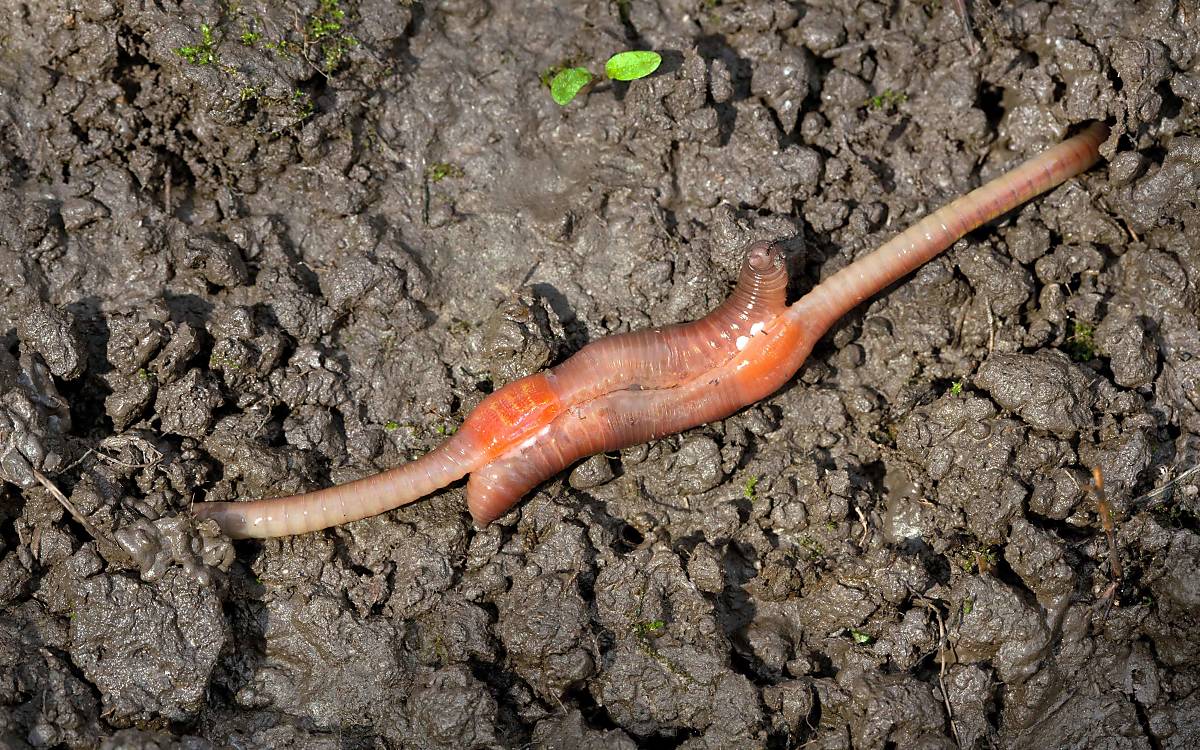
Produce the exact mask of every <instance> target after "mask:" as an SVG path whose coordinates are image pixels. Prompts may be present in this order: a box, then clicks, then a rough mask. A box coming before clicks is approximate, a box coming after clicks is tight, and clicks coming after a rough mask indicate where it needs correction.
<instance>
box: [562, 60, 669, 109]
mask: <svg viewBox="0 0 1200 750" xmlns="http://www.w3.org/2000/svg"><path fill="white" fill-rule="evenodd" d="M661 64H662V55H660V54H658V53H657V52H647V51H645V50H631V51H629V52H618V53H617V54H615V55H613V56H612V57H610V58H608V62H606V63H605V64H604V74H605V75H606V76H608V77H609V78H611V79H612V80H614V81H632V80H635V79H638V78H645V77H646V76H648V75H650V74H651V73H653V72H654V71H655V70H658V66H659V65H661ZM593 78H594V76H592V74H591V71H589V70H588V69H587V68H567V69H566V70H560V71H558V73H557V74H555V76H554V78H552V79H551V80H550V96H551V97H553V98H554V101H556V102H558V103H559V104H561V105H562V106H564V107H565V106H566V105H567V104H569V103H570V102H571V100H572V99H574V98H575V95H576V94H578V93H579V92H580V90H581V89H582V88H583V87H584V86H586V85H588V84H589V83H591V82H592V79H593Z"/></svg>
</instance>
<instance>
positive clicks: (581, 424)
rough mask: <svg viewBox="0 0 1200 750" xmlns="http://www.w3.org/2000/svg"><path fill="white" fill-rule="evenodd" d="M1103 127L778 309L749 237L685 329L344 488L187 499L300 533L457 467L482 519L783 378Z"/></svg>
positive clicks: (774, 252) (502, 408)
mask: <svg viewBox="0 0 1200 750" xmlns="http://www.w3.org/2000/svg"><path fill="white" fill-rule="evenodd" d="M1108 133H1109V131H1108V128H1107V127H1106V126H1105V125H1103V124H1100V123H1094V124H1092V125H1090V126H1089V127H1087V128H1086V129H1084V130H1083V131H1082V132H1081V133H1079V134H1078V135H1076V136H1074V137H1072V138H1069V139H1067V140H1066V141H1063V142H1062V143H1060V144H1058V145H1057V146H1054V147H1052V148H1050V149H1048V150H1046V151H1044V152H1043V153H1041V154H1039V155H1037V156H1035V157H1033V158H1032V159H1030V160H1029V161H1027V162H1025V163H1024V164H1022V165H1020V166H1019V167H1017V168H1016V169H1014V170H1012V171H1011V172H1008V173H1006V174H1004V175H1002V176H1000V177H998V178H997V179H995V180H992V181H991V182H989V183H987V184H986V185H983V186H982V187H980V188H977V189H976V190H973V191H972V192H970V193H968V194H967V195H965V196H962V197H961V198H958V199H957V200H955V201H953V202H951V203H950V204H948V205H946V206H944V207H942V208H940V209H938V210H937V211H934V212H933V213H931V214H929V215H928V216H926V217H925V218H924V219H921V220H920V221H918V222H917V223H916V224H914V225H913V226H911V227H909V228H908V229H907V230H905V231H904V232H902V233H900V234H899V235H897V236H895V237H893V238H892V239H891V240H889V241H888V242H886V243H884V244H883V245H881V246H880V247H879V248H878V249H876V250H874V251H873V252H871V253H870V254H869V255H867V256H865V257H863V258H860V259H858V260H856V261H854V262H853V263H851V264H850V265H848V266H846V267H845V268H843V269H841V270H840V271H838V272H837V273H835V274H833V275H832V276H830V277H829V278H828V279H825V280H824V281H822V282H821V283H820V284H818V285H817V286H816V287H814V288H813V289H812V290H811V291H810V292H809V293H808V294H806V295H804V296H803V297H801V298H800V299H799V300H798V301H796V302H795V303H793V304H792V305H791V306H787V305H786V302H785V295H786V287H787V274H786V270H785V269H784V264H783V259H782V255H781V253H780V251H779V248H778V246H776V245H772V244H768V243H762V242H758V243H754V244H752V245H751V246H750V247H749V248H748V252H747V255H746V260H745V262H744V263H743V266H742V271H741V275H740V276H739V279H738V283H737V286H736V288H735V289H734V292H733V293H732V294H731V295H730V297H729V299H728V300H726V301H725V302H724V303H722V305H721V306H719V307H718V308H717V309H716V310H714V311H713V312H712V313H710V314H709V315H707V316H705V317H704V318H702V319H700V320H698V321H695V322H692V323H686V324H680V325H674V326H665V327H661V328H652V329H647V330H644V331H638V332H633V333H628V334H621V335H618V336H610V337H608V338H605V339H601V340H599V341H596V342H594V343H592V344H589V345H587V346H585V347H584V348H583V349H581V350H580V351H579V352H578V353H577V354H575V355H574V356H572V357H571V358H569V359H567V360H566V361H565V362H563V363H562V364H560V365H558V366H556V367H553V368H550V369H549V370H546V371H544V372H540V373H536V374H534V375H530V376H528V377H525V378H521V379H520V380H516V381H514V382H512V383H509V384H508V385H506V386H504V387H503V388H500V389H499V390H497V391H496V392H494V393H492V394H491V395H489V396H488V397H486V398H485V399H484V400H483V401H482V402H480V404H479V406H477V407H476V408H475V410H474V411H473V412H471V414H470V415H469V416H468V417H467V419H466V421H465V422H464V423H463V426H462V428H461V429H459V431H458V432H457V433H455V434H454V435H453V436H452V437H451V438H449V439H448V440H447V441H446V442H445V443H443V444H442V445H441V446H439V447H438V448H435V449H434V450H433V451H431V452H429V453H428V454H426V455H425V456H423V457H421V458H419V459H417V460H416V461H412V462H410V463H407V464H404V465H403V466H400V467H398V468H395V469H392V470H390V471H386V472H383V473H382V474H378V475H376V476H373V477H368V478H365V479H360V480H358V481H355V482H350V483H349V484H345V485H341V486H337V487H331V488H329V489H324V490H318V491H316V492H311V493H308V494H303V495H293V496H290V497H285V498H277V499H271V500H256V501H252V502H235V503H199V504H197V505H196V506H195V512H196V513H197V515H199V516H201V517H202V518H213V519H214V520H216V522H217V524H218V525H219V526H220V527H221V528H222V529H223V530H224V531H225V533H226V534H228V535H229V536H231V537H235V538H243V537H270V536H285V535H289V534H300V533H304V532H308V531H315V530H317V529H322V528H326V527H328V526H333V525H335V524H339V523H345V522H347V521H351V520H357V519H360V518H366V517H368V516H372V515H376V514H378V513H382V512H384V511H387V510H391V509H393V508H397V507H399V506H401V505H405V504H407V503H410V502H412V501H414V500H417V499H418V498H420V497H423V496H425V495H427V494H429V493H430V492H433V491H434V490H437V489H439V488H441V487H444V486H445V485H447V484H449V483H450V482H453V481H456V480H458V479H461V478H462V477H463V476H465V475H467V474H471V475H472V476H471V479H470V481H469V482H468V484H467V507H468V509H469V510H470V512H471V515H472V517H473V518H474V519H475V521H476V523H478V524H479V525H481V526H483V525H486V524H488V523H490V522H491V521H492V520H494V519H496V518H498V517H499V516H500V515H502V514H503V513H504V512H505V511H507V510H508V509H509V508H511V507H512V506H513V505H514V504H515V503H516V502H517V501H518V500H520V499H521V497H522V496H524V494H525V493H527V492H528V491H529V490H531V489H532V488H533V487H536V486H537V485H538V484H540V483H541V482H543V481H545V480H546V479H548V478H550V477H552V476H554V475H555V474H557V473H558V472H560V471H562V470H563V469H565V468H566V467H568V466H570V465H571V464H572V463H574V462H575V461H577V460H579V459H580V458H583V457H584V456H588V455H591V454H594V453H598V452H601V451H610V450H615V449H618V448H622V447H626V446H629V445H636V444H638V443H642V442H646V441H648V440H653V439H656V438H659V437H662V436H664V435H668V434H671V433H675V432H679V431H681V430H685V429H688V428H690V427H694V426H697V425H701V424H705V423H708V422H712V421H715V420H718V419H723V418H724V417H727V416H729V415H731V414H733V413H734V412H736V411H738V410H739V409H741V408H742V407H744V406H746V405H748V404H752V403H754V402H756V401H758V400H760V399H762V398H765V397H766V396H769V395H770V394H772V393H774V392H775V391H776V390H778V389H779V388H780V387H781V386H783V385H784V384H785V383H787V382H788V381H789V380H791V378H792V376H793V375H795V373H796V371H797V370H798V369H799V368H800V366H801V364H803V362H804V360H805V358H807V357H808V354H809V352H810V351H812V348H813V346H814V345H815V344H816V342H817V341H818V340H819V339H820V338H821V336H822V335H823V334H824V333H825V331H827V330H828V329H829V327H830V326H832V325H833V324H834V323H835V322H836V321H837V320H838V319H840V318H841V317H842V316H843V315H844V314H845V313H846V312H848V311H849V310H850V309H852V308H854V307H855V306H857V305H858V304H859V303H860V302H862V301H863V300H864V299H866V298H867V297H870V296H872V295H874V294H876V293H878V292H879V291H881V290H883V289H884V288H886V287H887V286H888V285H890V284H892V283H894V282H895V281H897V280H899V279H901V278H903V277H904V276H906V275H907V274H908V273H910V272H911V271H913V270H914V269H916V268H917V267H918V266H920V265H922V264H923V263H925V262H927V261H929V260H930V259H931V258H933V257H935V256H937V255H938V254H939V253H941V252H942V251H943V250H945V249H946V248H947V247H949V246H950V245H952V244H953V243H954V242H955V241H956V240H958V238H960V237H962V236H963V235H965V234H966V233H968V232H970V231H971V230H973V229H975V228H977V227H979V226H980V225H982V224H984V223H986V222H988V221H991V220H992V219H994V218H996V217H997V216H1000V215H1001V214H1004V213H1006V212H1008V211H1010V210H1012V209H1014V208H1016V207H1017V206H1019V205H1021V204H1022V203H1025V202H1026V201H1028V200H1030V199H1032V198H1034V197H1035V196H1037V195H1040V194H1041V193H1043V192H1046V191H1047V190H1050V189H1051V188H1053V187H1055V186H1057V185H1059V184H1061V183H1062V182H1064V181H1065V180H1067V179H1070V178H1071V177H1073V176H1075V175H1077V174H1079V173H1081V172H1083V171H1085V170H1087V169H1088V168H1089V167H1091V166H1092V165H1093V164H1095V163H1096V161H1097V160H1098V159H1099V158H1100V155H1099V146H1100V144H1101V143H1103V142H1104V141H1105V140H1106V139H1107V138H1108Z"/></svg>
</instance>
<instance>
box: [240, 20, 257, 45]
mask: <svg viewBox="0 0 1200 750" xmlns="http://www.w3.org/2000/svg"><path fill="white" fill-rule="evenodd" d="M260 39H262V32H261V31H255V30H254V29H252V28H250V27H249V26H248V25H247V24H245V23H243V24H242V34H241V36H239V37H238V40H239V41H240V42H241V43H242V44H243V45H245V46H246V47H253V46H254V45H255V44H257V43H258V40H260Z"/></svg>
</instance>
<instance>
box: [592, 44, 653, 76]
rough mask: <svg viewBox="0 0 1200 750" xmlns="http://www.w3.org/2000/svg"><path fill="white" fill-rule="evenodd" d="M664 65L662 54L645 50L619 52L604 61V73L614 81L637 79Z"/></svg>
mask: <svg viewBox="0 0 1200 750" xmlns="http://www.w3.org/2000/svg"><path fill="white" fill-rule="evenodd" d="M659 65H662V55H660V54H658V53H657V52H647V51H645V50H630V51H629V52H618V53H617V54H615V55H613V56H612V57H610V58H608V62H606V63H604V74H605V75H606V76H608V77H609V78H611V79H613V80H614V81H636V80H637V79H639V78H645V77H646V76H648V75H650V74H651V73H653V72H654V71H656V70H658V66H659Z"/></svg>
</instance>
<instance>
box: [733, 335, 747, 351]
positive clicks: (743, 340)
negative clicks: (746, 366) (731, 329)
mask: <svg viewBox="0 0 1200 750" xmlns="http://www.w3.org/2000/svg"><path fill="white" fill-rule="evenodd" d="M749 343H750V337H749V336H738V337H737V341H735V342H734V344H735V345H736V346H737V350H738V351H739V352H740V351H741V350H743V349H745V348H746V344H749Z"/></svg>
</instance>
